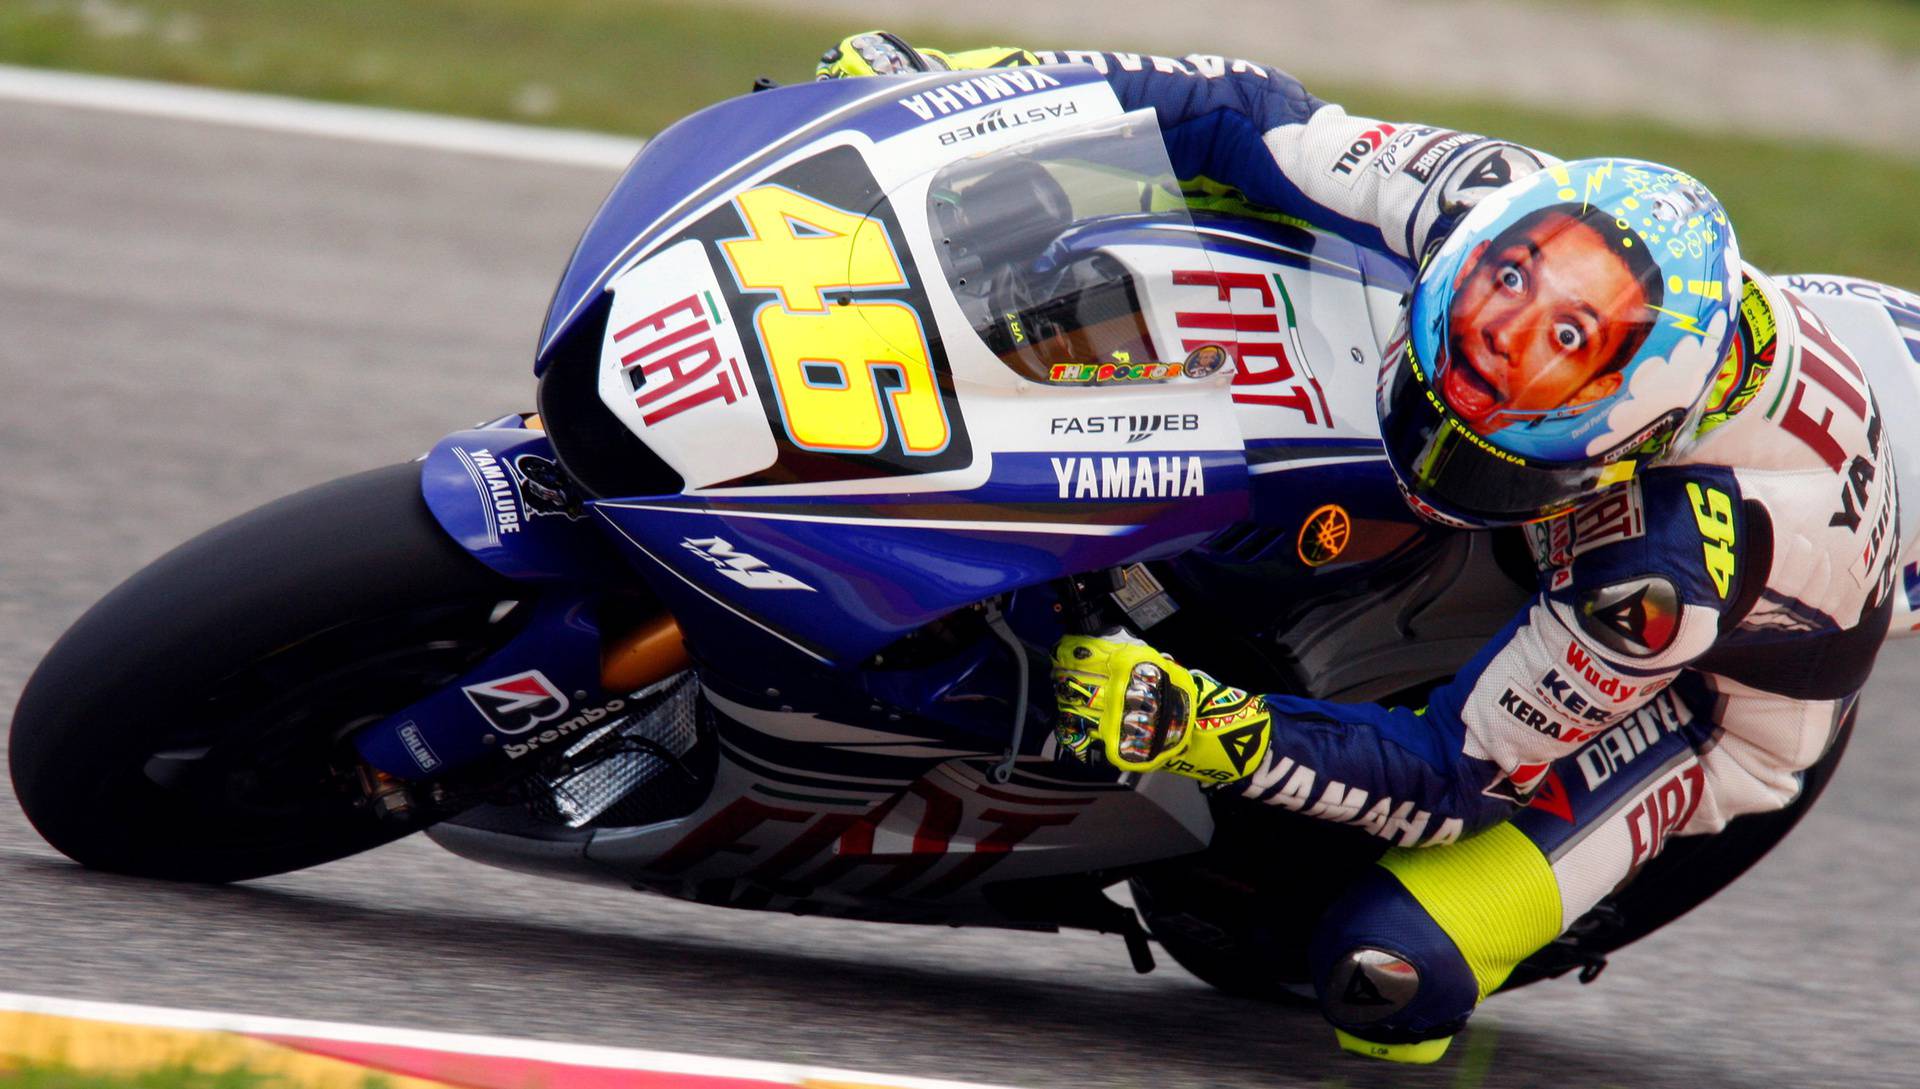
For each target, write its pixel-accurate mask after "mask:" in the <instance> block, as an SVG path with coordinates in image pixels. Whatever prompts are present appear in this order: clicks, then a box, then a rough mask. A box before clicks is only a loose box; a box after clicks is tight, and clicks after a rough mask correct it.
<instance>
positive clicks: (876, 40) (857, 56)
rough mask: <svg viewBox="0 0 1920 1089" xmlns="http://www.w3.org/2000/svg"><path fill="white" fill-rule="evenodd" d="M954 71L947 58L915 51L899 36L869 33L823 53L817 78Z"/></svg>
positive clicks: (815, 73) (932, 51) (844, 40)
mask: <svg viewBox="0 0 1920 1089" xmlns="http://www.w3.org/2000/svg"><path fill="white" fill-rule="evenodd" d="M952 67H953V65H952V63H951V62H950V61H949V60H948V59H947V55H946V54H945V53H942V52H940V51H939V50H937V49H915V48H914V47H912V46H910V45H908V44H907V43H906V42H905V41H904V40H903V39H902V38H901V37H900V36H899V35H898V34H889V33H887V32H886V31H884V30H869V31H866V32H864V33H860V34H853V35H849V36H848V37H845V38H842V39H840V44H839V45H836V46H834V47H833V48H832V49H829V50H827V51H826V52H825V53H822V54H821V55H820V63H819V65H817V66H816V67H815V68H814V70H813V78H814V79H816V80H819V79H847V78H850V77H853V76H897V75H901V74H902V73H906V72H944V71H947V70H948V69H950V68H952Z"/></svg>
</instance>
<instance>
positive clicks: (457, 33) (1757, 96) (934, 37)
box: [0, 0, 1920, 287]
mask: <svg viewBox="0 0 1920 1089" xmlns="http://www.w3.org/2000/svg"><path fill="white" fill-rule="evenodd" d="M876 26H877V27H885V28H887V29H891V30H894V31H896V32H898V33H900V34H902V35H904V36H906V37H907V38H908V39H909V40H910V41H919V42H922V43H925V44H929V45H935V46H940V47H948V48H952V47H966V46H970V45H982V44H990V43H991V44H1009V45H1021V46H1027V47H1029V48H1037V49H1046V48H1082V47H1087V48H1123V49H1129V50H1136V51H1151V52H1160V53H1169V54H1178V53H1184V52H1187V51H1191V50H1200V51H1206V52H1220V53H1227V54H1231V55H1236V56H1245V57H1248V58H1251V59H1256V60H1260V61H1265V62H1268V63H1271V64H1275V65H1278V66H1280V67H1282V68H1284V69H1287V70H1288V71H1291V72H1293V73H1294V74H1295V75H1297V76H1299V77H1301V78H1302V79H1304V80H1306V81H1307V82H1308V86H1309V87H1310V88H1311V89H1313V90H1314V91H1315V92H1316V93H1318V94H1319V95H1320V97H1322V98H1326V99H1329V100H1331V101H1337V102H1341V103H1343V104H1345V105H1347V106H1348V108H1349V109H1350V110H1352V111H1354V112H1360V113H1366V114H1370V115H1372V116H1377V117H1383V118H1387V119H1394V120H1416V121H1423V122H1439V123H1443V124H1446V125H1448V126H1452V127H1458V128H1465V129H1474V130H1477V131H1481V132H1487V133H1494V134H1498V135H1502V136H1507V137H1511V138H1515V139H1519V140H1522V141H1526V142H1529V143H1532V144H1534V145H1535V146H1538V147H1541V148H1544V149H1546V150H1549V151H1552V152H1554V153H1556V154H1559V155H1562V156H1565V157H1573V156H1580V155H1592V154H1602V153H1607V154H1623V155H1637V156H1642V157H1647V158H1654V159H1660V160H1663V161H1668V162H1672V163H1674V164H1676V165H1680V166H1683V167H1685V168H1687V169H1689V170H1691V171H1692V172H1693V173H1695V174H1696V175H1698V176H1699V177H1701V178H1702V179H1703V180H1705V181H1706V182H1707V183H1708V184H1709V185H1710V186H1712V187H1713V188H1714V189H1715V190H1716V191H1717V192H1718V193H1719V194H1720V195H1721V196H1722V198H1723V199H1724V200H1726V202H1727V203H1728V204H1729V205H1730V206H1731V207H1732V209H1733V211H1734V213H1735V216H1736V220H1735V221H1736V222H1737V223H1738V224H1739V226H1740V232H1741V240H1742V242H1743V244H1744V246H1745V248H1746V250H1747V252H1748V254H1749V255H1750V256H1751V257H1752V258H1753V259H1754V260H1755V261H1756V262H1757V263H1759V264H1761V265H1762V266H1763V267H1766V268H1769V269H1771V270H1773V271H1776V272H1808V271H1844V272H1849V273H1854V274H1857V275H1863V276H1868V277H1873V278H1877V279H1884V280H1889V281H1892V282H1895V283H1900V284H1903V285H1905V286H1908V287H1920V216H1915V215H1914V214H1912V211H1911V207H1912V205H1911V202H1912V201H1913V200H1914V199H1915V198H1916V196H1920V2H1915V0H1823V2H1821V3H1817V4H1814V3H1803V2H1801V0H1582V2H1578V3H1575V2H1573V0H1184V2H1182V3H1179V4H1169V3H1148V2H1145V0H1105V2H1101V3H1047V4H1037V3H1033V2H1031V0H972V2H971V3H968V4H965V5H961V4H954V3H949V2H945V0H704V2H698V3H682V2H669V0H404V2H396V0H317V2H316V0H5V2H0V63H11V64H19V65H30V66H38V67H49V68H65V69H74V70H82V71H90V72H102V73H111V74H116V75H128V76H138V77H144V78H151V79H161V80H172V81H179V82H184V83H193V84H201V85H205V86H214V87H230V88H238V89H245V90H257V91H269V92H276V93H282V94H291V95H299V96H305V97H311V98H317V99H328V100H334V101H341V102H356V103H367V104H376V105H384V106H399V107H406V108H412V109H420V110H431V111H438V112H445V113H454V114H465V115H472V116H478V117H488V118H499V119H505V120H513V121H520V122H528V123H534V124H542V125H555V126H563V127H573V128H585V129H596V130H602V131H609V132H619V133H628V134H635V135H647V134H651V133H655V132H658V131H660V130H661V129H662V128H663V127H665V126H666V125H668V124H670V123H672V122H673V121H674V120H675V119H677V118H679V117H681V116H683V115H685V114H686V113H688V112H689V111H691V110H694V109H696V108H698V107H700V106H703V105H707V104H709V103H712V102H714V101H717V100H719V99H722V98H726V97H731V96H733V95H736V94H739V93H742V92H744V91H745V90H746V89H747V87H748V86H749V84H750V83H751V81H752V80H753V78H754V77H755V76H760V75H766V76H770V77H773V78H775V79H778V80H780V81H782V82H787V81H793V80H800V79H806V78H808V77H809V76H810V74H811V69H812V64H813V61H814V58H815V57H816V56H817V55H818V54H819V53H820V51H821V50H823V49H825V48H826V47H827V46H828V45H831V44H832V43H834V42H836V41H838V40H839V39H840V38H841V37H842V36H844V35H845V34H847V33H850V32H852V31H854V30H861V29H868V28H871V27H876Z"/></svg>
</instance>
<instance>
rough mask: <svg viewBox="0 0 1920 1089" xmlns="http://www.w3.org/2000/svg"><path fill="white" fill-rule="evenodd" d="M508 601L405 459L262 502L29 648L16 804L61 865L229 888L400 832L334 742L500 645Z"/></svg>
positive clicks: (506, 586) (513, 597)
mask: <svg viewBox="0 0 1920 1089" xmlns="http://www.w3.org/2000/svg"><path fill="white" fill-rule="evenodd" d="M524 596H525V591H524V589H523V588H521V587H518V586H516V585H515V584H514V583H512V582H510V581H509V580H507V579H505V578H504V577H502V576H500V575H498V574H496V573H495V572H493V571H492V570H490V569H488V568H486V567H485V566H483V565H482V564H480V563H479V561H477V560H475V559H474V558H473V557H472V556H470V555H468V554H467V553H466V552H465V551H463V550H462V549H461V548H460V547H459V546H458V545H457V544H455V543H454V542H453V541H452V540H451V539H450V538H449V537H448V536H447V534H446V532H445V531H444V530H442V529H441V528H440V526H439V524H438V522H436V521H435V520H434V518H433V515H432V514H431V513H430V512H429V511H428V510H427V507H426V503H425V501H424V500H423V499H422V498H421V494H420V467H419V466H418V465H417V464H408V465H396V466H392V467H389V468H385V469H376V470H374V471H372V472H368V473H362V474H360V475H358V476H352V477H346V478H344V479H341V480H336V481H332V482H330V483H327V484H322V485H320V486H318V487H315V488H311V489H309V490H307V491H304V492H300V493H298V494H296V495H293V496H289V497H287V498H285V499H281V500H278V501H276V502H274V503H270V504H268V505H267V506H264V507H261V508H259V509H258V510H255V511H252V512H250V513H248V514H244V515H242V516H240V517H239V518H236V519H234V520H233V521H230V522H227V523H225V524H224V525H220V526H217V527H215V528H214V529H211V530H209V531H207V532H206V533H204V534H202V535H201V536H199V537H197V538H195V539H193V540H192V541H189V542H187V543H186V544H184V545H181V546H180V547H179V548H176V549H175V550H173V551H172V552H170V553H168V554H167V555H165V556H162V557H161V558H160V559H158V560H156V561H154V562H153V563H152V564H151V565H149V566H148V567H147V568H145V569H144V570H142V571H140V572H139V573H137V574H135V575H134V576H133V577H132V578H130V579H128V580H127V581H126V582H125V583H123V584H121V585H120V586H119V587H118V588H117V589H115V590H114V591H113V592H112V593H110V594H108V595H107V596H106V597H105V598H103V599H102V600H101V601H100V602H99V603H98V604H96V605H94V606H93V608H91V609H89V610H88V611H87V612H86V614H85V615H83V616H82V617H81V618H80V619H79V620H78V621H76V622H75V623H74V625H73V627H72V628H70V629H69V630H68V631H67V633H66V634H65V635H63V636H61V638H60V640H59V641H58V642H56V643H55V644H54V645H53V648H52V649H51V650H49V651H48V652H47V656H46V658H45V659H44V660H43V661H42V662H41V663H40V666H39V668H38V669H36V670H35V671H34V674H33V676H32V678H31V679H30V680H29V681H28V682H27V686H26V689H25V691H24V692H23V693H22V695H21V697H20V704H19V707H18V709H17V710H16V711H15V713H14V718H13V728H12V736H11V740H10V745H9V751H8V758H9V764H10V766H11V770H12V775H13V786H14V792H15V795H16V796H17V797H18V798H19V800H20V805H21V807H22V808H23V809H24V810H25V811H26V814H27V817H28V819H29V820H31V821H32V822H33V826H34V828H35V829H37V830H38V831H39V832H40V834H41V835H42V836H44V837H46V840H47V842H48V843H50V844H52V845H53V846H54V847H55V848H56V849H58V850H59V851H60V852H61V853H63V854H65V855H66V856H68V857H69V858H72V859H73V860H74V861H76V862H79V863H81V864H82V865H85V866H89V867H93V868H95V869H102V870H111V871H114V872H118V873H127V874H137V875H141V876H149V877H161V878H169V879H175V880H190V881H237V880H244V879H247V878H252V877H263V876H266V875H269V874H275V873H283V872H286V871H289V870H296V869H300V868H303V867H306V866H312V865H317V864H319V863H321V862H326V861H330V860H332V859H336V858H341V857H344V856H346V855H350V854H354V853H356V852H359V851H363V850H366V849H367V848H370V847H374V846H377V845H379V844H381V843H385V842H387V841H389V840H392V839H396V838H398V837H399V836H401V835H403V834H405V833H406V832H409V831H412V830H413V829H412V828H410V827H407V826H405V825H400V824H396V823H393V822H390V821H389V822H383V821H382V820H380V819H379V818H378V817H376V816H375V815H374V813H373V812H372V810H371V808H370V807H369V806H367V805H366V804H365V801H364V791H362V790H360V789H359V788H358V781H357V771H356V762H355V760H354V755H353V751H352V747H351V744H350V743H349V742H348V741H347V735H348V734H350V733H351V732H352V731H353V730H354V729H355V728H357V727H359V726H362V725H366V724H368V723H371V722H374V721H378V720H379V719H380V718H383V717H385V716H386V715H388V714H390V713H392V712H393V711H396V710H399V709H400V708H402V707H405V706H407V705H409V704H411V703H412V702H414V701H415V700H417V699H419V698H421V697H422V696H424V695H426V694H427V693H429V692H432V691H434V690H436V689H438V688H440V687H442V686H444V685H445V684H447V683H448V682H450V681H452V680H453V679H454V678H456V677H458V676H460V675H461V674H462V673H464V672H465V671H466V670H467V669H468V668H470V667H471V666H472V665H474V664H475V663H477V662H478V661H480V660H481V659H482V658H484V657H485V656H486V655H488V654H489V653H491V652H492V651H493V650H495V649H497V648H498V647H499V646H500V645H502V644H504V643H505V642H506V641H507V639H509V638H511V636H512V634H513V631H514V628H515V627H516V625H515V624H514V622H513V620H514V618H515V617H517V616H519V615H523V614H524V612H525V611H526V610H524V609H519V608H515V607H513V605H514V603H516V602H519V601H520V599H521V598H522V597H524Z"/></svg>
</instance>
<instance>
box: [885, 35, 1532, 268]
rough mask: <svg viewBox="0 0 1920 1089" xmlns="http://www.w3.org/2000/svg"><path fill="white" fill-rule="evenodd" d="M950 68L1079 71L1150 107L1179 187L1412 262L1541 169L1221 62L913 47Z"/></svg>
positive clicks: (1492, 144) (1273, 72)
mask: <svg viewBox="0 0 1920 1089" xmlns="http://www.w3.org/2000/svg"><path fill="white" fill-rule="evenodd" d="M919 52H920V53H921V54H922V55H926V56H930V57H932V58H934V59H935V60H936V61H937V63H938V64H939V65H940V66H943V67H949V68H955V69H960V68H998V67H1007V66H1010V65H1019V64H1033V63H1039V64H1069V63H1078V64H1087V65H1091V66H1092V67H1093V68H1094V69H1095V70H1096V71H1098V72H1099V73H1100V74H1101V75H1103V76H1105V77H1106V79H1107V82H1108V83H1109V84H1110V85H1111V86H1112V87H1113V90H1114V93H1115V94H1116V95H1118V96H1119V98H1120V102H1121V105H1123V106H1124V107H1125V108H1127V109H1129V110H1135V109H1143V108H1147V107H1152V108H1153V109H1154V110H1155V111H1156V112H1157V113H1158V115H1159V119H1160V126H1161V130H1162V132H1163V133H1164V134H1165V136H1166V140H1167V152H1168V157H1169V159H1170V160H1171V161H1172V164H1173V168H1174V172H1175V174H1177V175H1178V176H1179V177H1180V178H1181V179H1182V180H1183V181H1200V180H1203V179H1204V180H1205V181H1208V182H1211V183H1214V184H1217V185H1224V186H1228V187H1230V188H1232V189H1234V190H1237V191H1238V192H1239V193H1241V194H1242V195H1244V196H1245V197H1246V198H1247V199H1248V200H1249V201H1251V202H1253V203H1254V204H1256V205H1260V206H1263V207H1266V208H1271V209H1274V210H1276V211H1279V212H1281V213H1284V214H1286V215H1291V216H1294V217H1296V218H1299V219H1301V220H1304V221H1306V222H1307V223H1310V224H1312V225H1313V226H1315V227H1319V228H1321V229H1323V230H1329V231H1333V232H1335V233H1337V234H1340V235H1342V236H1344V237H1346V238H1349V239H1352V240H1353V241H1355V242H1357V243H1359V244H1361V245H1364V246H1368V247H1371V248H1375V249H1386V250H1388V251H1390V252H1392V253H1395V254H1398V255H1400V256H1401V257H1404V258H1407V259H1409V260H1417V258H1418V256H1419V254H1420V253H1422V252H1423V251H1424V249H1425V247H1426V245H1427V243H1428V242H1429V241H1430V240H1431V239H1433V238H1436V237H1439V236H1441V235H1444V234H1445V233H1446V232H1447V231H1448V230H1449V229H1451V227H1452V224H1453V222H1454V221H1455V220H1456V219H1457V218H1458V217H1459V215H1460V214H1461V213H1462V212H1463V211H1464V210H1465V209H1466V208H1467V207H1470V206H1471V205H1472V204H1473V202H1474V201H1475V200H1476V199H1477V198H1478V197H1480V196H1482V195H1484V194H1485V193H1487V192H1491V191H1492V190H1493V189H1494V188H1497V187H1498V186H1501V185H1504V184H1506V183H1507V182H1509V181H1511V180H1513V179H1515V178H1518V177H1524V176H1526V175H1527V174H1530V173H1532V172H1533V171H1535V170H1537V169H1539V168H1540V166H1541V164H1542V161H1543V159H1542V157H1541V156H1540V155H1538V154H1537V153H1535V152H1533V151H1530V150H1528V149H1526V148H1523V147H1520V146H1518V145H1515V144H1511V143H1506V142H1502V141H1496V140H1490V139H1488V138H1486V137H1482V136H1476V135H1473V134H1471V133H1460V132H1454V131H1452V130H1450V129H1443V128H1438V127H1435V126H1431V125H1419V124H1409V123H1402V122H1389V121H1377V120H1374V119H1372V118H1367V117H1353V116H1349V115H1348V114H1347V112H1346V111H1345V110H1343V109H1341V108H1340V107H1339V106H1336V105H1333V104H1331V103H1327V102H1322V101H1321V100H1319V99H1317V98H1315V97H1314V96H1313V95H1311V94H1309V93H1308V92H1307V89H1306V88H1305V87H1303V86H1302V85H1301V84H1300V81H1299V80H1296V79H1294V78H1293V77H1292V76H1289V75H1287V74H1286V73H1285V72H1282V71H1280V70H1279V69H1277V68H1272V67H1269V66H1267V65H1264V64H1255V63H1253V62H1251V61H1243V60H1234V59H1232V58H1228V57H1219V56H1209V55H1204V54H1192V55H1189V56H1187V57H1184V58H1177V59H1176V58H1172V57H1157V56H1152V55H1150V54H1141V53H1097V52H1080V51H1070V52H1054V51H1043V52H1037V53H1036V52H1028V51H1026V50H1021V49H1012V48H1007V47H999V46H994V47H988V48H985V49H975V50H968V51H966V52H961V53H953V54H944V53H935V52H934V51H931V50H921V51H919Z"/></svg>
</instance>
